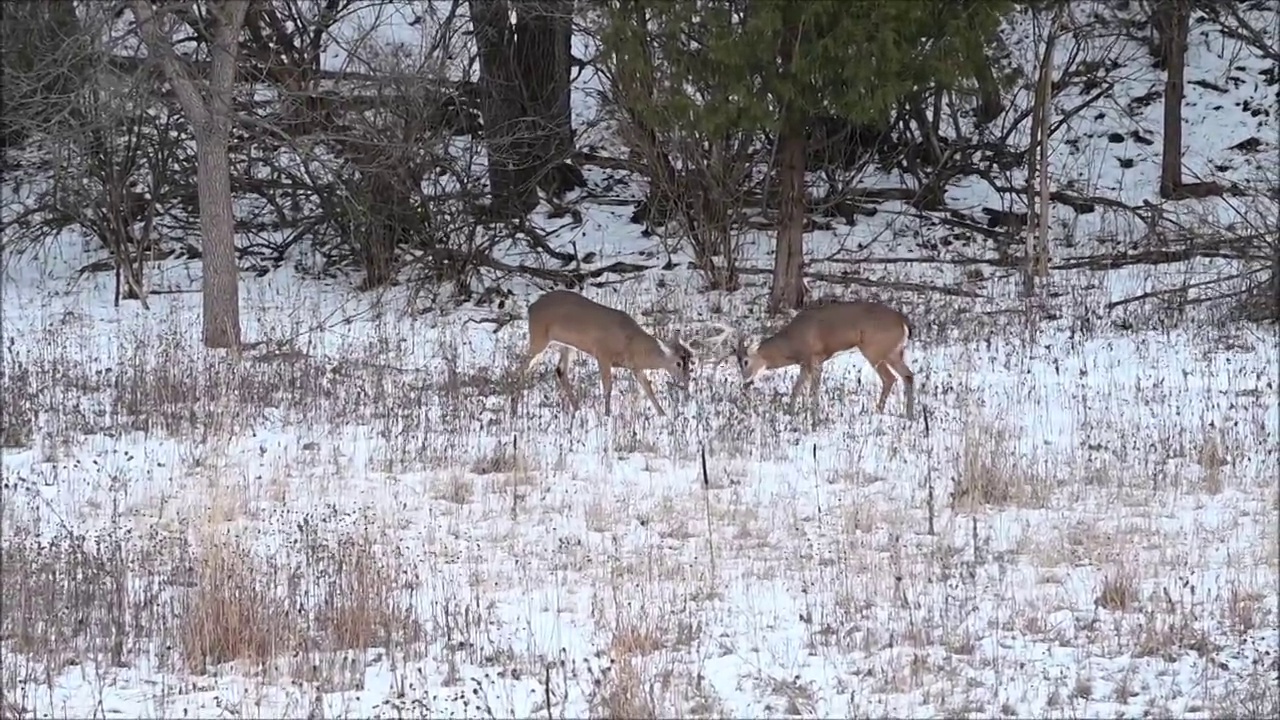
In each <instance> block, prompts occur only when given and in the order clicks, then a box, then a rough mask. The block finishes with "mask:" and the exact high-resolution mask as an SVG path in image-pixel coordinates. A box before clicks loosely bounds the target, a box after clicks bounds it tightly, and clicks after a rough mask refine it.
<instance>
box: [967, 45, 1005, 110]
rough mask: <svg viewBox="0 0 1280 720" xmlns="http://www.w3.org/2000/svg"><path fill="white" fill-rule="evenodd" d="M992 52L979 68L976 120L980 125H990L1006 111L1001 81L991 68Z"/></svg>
mask: <svg viewBox="0 0 1280 720" xmlns="http://www.w3.org/2000/svg"><path fill="white" fill-rule="evenodd" d="M992 62H993V60H992V59H991V54H990V53H987V57H986V60H985V61H984V62H983V63H982V64H981V65H979V66H978V68H977V81H978V105H977V108H975V110H976V112H975V118H974V120H975V122H977V124H978V125H990V124H991V123H993V122H995V121H996V120H997V119H999V117H1000V115H1001V114H1002V113H1003V112H1004V98H1003V97H1001V93H1000V83H999V82H998V81H997V80H996V75H995V72H994V71H993V70H992V69H991V63H992Z"/></svg>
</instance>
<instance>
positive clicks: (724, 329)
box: [707, 322, 737, 345]
mask: <svg viewBox="0 0 1280 720" xmlns="http://www.w3.org/2000/svg"><path fill="white" fill-rule="evenodd" d="M711 327H713V328H718V329H719V330H720V331H721V332H720V334H719V335H716V336H715V337H711V338H707V341H708V342H712V343H715V344H716V345H719V344H720V343H722V342H724V340H725V338H727V337H729V336H730V335H732V334H734V333H735V332H737V331H736V330H734V329H733V328H731V327H729V326H728V325H723V324H721V323H718V322H713V323H711Z"/></svg>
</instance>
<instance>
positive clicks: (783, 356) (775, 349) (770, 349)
mask: <svg viewBox="0 0 1280 720" xmlns="http://www.w3.org/2000/svg"><path fill="white" fill-rule="evenodd" d="M787 347H788V345H787V343H786V342H785V341H783V340H781V339H779V338H778V336H777V335H774V336H773V337H771V338H767V339H765V340H763V341H761V343H760V344H759V345H757V346H756V352H755V354H756V356H757V357H759V358H760V359H761V360H763V361H764V364H765V368H767V369H769V370H773V369H775V368H780V367H786V366H787V365H794V364H795V363H796V361H795V359H793V358H791V357H790V354H789V353H788V352H787Z"/></svg>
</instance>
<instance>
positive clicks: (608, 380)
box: [597, 360, 613, 417]
mask: <svg viewBox="0 0 1280 720" xmlns="http://www.w3.org/2000/svg"><path fill="white" fill-rule="evenodd" d="M597 362H598V363H599V365H600V390H601V391H602V392H603V393H604V416H605V417H609V416H610V415H612V414H613V365H610V364H609V363H607V362H605V361H603V360H598V361H597Z"/></svg>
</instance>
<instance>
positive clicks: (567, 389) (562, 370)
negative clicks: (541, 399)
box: [556, 348, 578, 412]
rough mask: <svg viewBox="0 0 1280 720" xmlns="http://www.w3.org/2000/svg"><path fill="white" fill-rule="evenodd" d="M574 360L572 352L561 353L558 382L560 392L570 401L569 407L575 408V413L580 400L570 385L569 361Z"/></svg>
mask: <svg viewBox="0 0 1280 720" xmlns="http://www.w3.org/2000/svg"><path fill="white" fill-rule="evenodd" d="M572 359H573V351H572V350H570V349H568V348H565V349H564V350H561V351H560V362H558V363H556V382H557V383H559V384H560V390H561V391H563V392H564V395H565V397H567V398H568V399H569V406H570V407H572V408H573V411H574V412H577V411H578V398H577V396H576V395H574V392H573V385H571V384H570V383H569V361H570V360H572Z"/></svg>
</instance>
